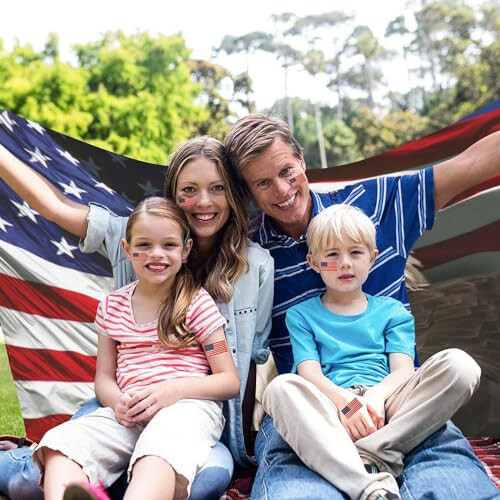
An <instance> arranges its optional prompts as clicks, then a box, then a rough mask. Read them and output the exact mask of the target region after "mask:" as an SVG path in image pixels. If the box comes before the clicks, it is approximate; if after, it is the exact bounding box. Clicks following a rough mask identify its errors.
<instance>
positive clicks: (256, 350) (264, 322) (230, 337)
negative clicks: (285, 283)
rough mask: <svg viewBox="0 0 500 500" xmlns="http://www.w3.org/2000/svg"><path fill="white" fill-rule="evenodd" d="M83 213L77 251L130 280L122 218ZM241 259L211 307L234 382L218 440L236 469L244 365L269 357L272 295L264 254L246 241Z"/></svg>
mask: <svg viewBox="0 0 500 500" xmlns="http://www.w3.org/2000/svg"><path fill="white" fill-rule="evenodd" d="M89 208H90V211H89V214H88V217H87V222H88V226H87V234H86V236H85V239H83V240H81V241H80V250H81V251H82V252H86V253H91V252H99V253H101V254H102V255H104V256H105V257H107V258H108V259H109V260H110V262H111V265H112V268H113V277H114V280H115V286H116V288H120V287H122V286H124V285H126V284H127V283H130V282H131V281H134V280H136V279H137V277H136V276H135V274H134V271H133V269H132V266H131V264H130V262H129V261H128V260H127V259H126V257H125V254H124V253H123V250H122V246H121V239H122V238H123V237H124V236H125V227H126V225H127V220H128V219H127V217H122V216H118V215H115V214H114V213H112V212H111V211H110V210H109V209H107V208H106V207H103V206H101V205H98V204H96V203H90V204H89ZM247 258H248V263H249V269H248V271H247V272H246V273H245V274H243V275H242V276H240V277H239V278H238V280H237V281H236V283H235V284H234V288H233V297H232V299H231V300H230V301H229V302H227V303H218V304H217V305H218V306H219V308H220V310H221V313H222V314H223V316H224V317H225V318H226V321H227V325H226V330H225V331H226V338H227V342H228V345H229V347H230V349H231V352H232V353H233V358H234V362H235V365H236V368H237V370H238V374H239V377H240V393H239V395H238V396H236V397H235V398H233V399H230V400H229V401H226V402H225V403H224V417H225V418H226V425H225V427H224V432H223V434H222V441H223V442H224V444H225V445H226V446H228V448H229V449H230V450H231V453H232V455H233V457H234V459H235V461H236V462H237V463H238V464H239V465H242V466H248V465H251V464H255V460H254V458H253V457H250V456H248V454H247V450H246V449H245V441H244V436H243V416H242V403H243V397H244V394H245V388H246V385H247V378H248V372H249V368H250V362H251V361H252V360H253V361H255V363H257V364H261V363H264V362H265V361H266V360H267V357H268V355H269V350H268V338H269V333H270V331H271V309H272V305H273V291H274V263H273V259H272V257H271V255H270V254H269V252H268V251H267V250H264V249H263V248H262V247H261V246H260V245H258V244H257V243H254V242H252V241H250V240H249V241H248V247H247Z"/></svg>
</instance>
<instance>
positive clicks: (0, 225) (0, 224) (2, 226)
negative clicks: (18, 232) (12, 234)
mask: <svg viewBox="0 0 500 500" xmlns="http://www.w3.org/2000/svg"><path fill="white" fill-rule="evenodd" d="M7 226H12V224H11V223H10V222H7V221H6V220H4V219H2V218H1V217H0V229H1V230H2V231H3V232H4V233H6V232H7V229H6V227H7Z"/></svg>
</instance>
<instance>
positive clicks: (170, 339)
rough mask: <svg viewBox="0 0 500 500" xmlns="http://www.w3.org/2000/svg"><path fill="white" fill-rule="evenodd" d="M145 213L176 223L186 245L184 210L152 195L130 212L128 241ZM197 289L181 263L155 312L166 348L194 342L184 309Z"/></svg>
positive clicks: (187, 234)
mask: <svg viewBox="0 0 500 500" xmlns="http://www.w3.org/2000/svg"><path fill="white" fill-rule="evenodd" d="M144 214H147V215H154V216H155V217H164V218H165V219H168V220H170V221H173V222H175V223H177V224H178V225H179V227H180V228H181V231H182V241H183V245H184V247H186V245H187V243H188V241H189V225H188V221H187V218H186V215H185V214H184V212H183V211H182V210H181V209H180V208H179V207H178V206H177V205H176V204H175V203H174V202H173V201H171V200H167V199H165V198H161V197H159V196H154V197H151V198H146V199H145V200H143V201H141V202H140V203H139V204H138V205H137V207H136V208H135V210H134V211H133V212H132V213H131V214H130V217H129V219H128V222H127V229H126V231H125V239H126V240H127V243H128V244H130V243H131V240H132V232H133V229H134V224H135V222H136V221H137V219H138V218H139V217H141V216H143V215H144ZM198 290H199V286H198V285H197V284H196V282H195V280H194V277H193V275H192V273H191V271H190V270H189V268H187V267H186V266H182V267H181V269H180V270H179V272H178V273H177V274H176V276H175V281H174V284H173V286H172V289H171V290H170V292H169V293H168V295H167V296H166V297H165V301H164V302H163V304H162V306H161V309H160V313H159V315H158V338H159V340H160V342H161V343H162V344H163V345H164V346H166V347H185V346H192V345H196V344H197V343H198V341H197V340H196V338H195V336H194V335H193V333H192V332H191V331H190V330H189V328H188V327H187V325H186V311H187V308H188V306H189V304H190V303H191V301H192V299H193V296H194V294H195V293H196V292H197V291H198Z"/></svg>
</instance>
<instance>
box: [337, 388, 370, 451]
mask: <svg viewBox="0 0 500 500" xmlns="http://www.w3.org/2000/svg"><path fill="white" fill-rule="evenodd" d="M355 400H357V401H358V402H359V404H360V405H361V406H359V409H357V410H355V411H353V410H351V413H350V414H349V413H348V414H347V415H345V414H344V413H343V412H342V411H341V410H342V409H343V408H345V407H347V406H350V407H351V408H353V409H355V408H356V407H357V406H358V404H357V403H356V401H355ZM345 407H342V408H340V409H339V416H340V423H341V424H342V425H343V426H344V429H345V430H346V431H347V433H348V434H349V437H350V438H351V439H352V440H353V442H354V441H357V440H358V439H361V438H362V437H365V436H368V435H369V434H372V433H373V432H375V431H376V430H377V428H376V427H375V424H374V422H373V419H372V417H371V414H372V413H373V412H374V411H375V409H374V408H373V407H372V406H371V404H370V403H369V402H368V401H366V400H365V399H364V398H362V397H360V396H355V397H354V398H351V399H350V400H348V401H346V405H345Z"/></svg>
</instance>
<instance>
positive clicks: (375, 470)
mask: <svg viewBox="0 0 500 500" xmlns="http://www.w3.org/2000/svg"><path fill="white" fill-rule="evenodd" d="M363 465H364V466H365V469H366V472H368V474H378V473H379V472H380V469H379V468H378V467H377V466H376V465H375V464H374V463H369V464H363Z"/></svg>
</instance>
